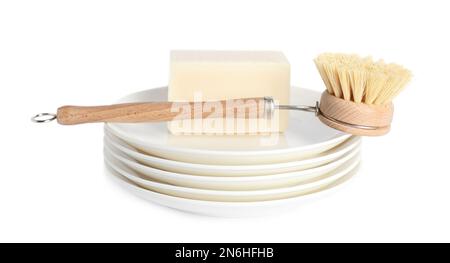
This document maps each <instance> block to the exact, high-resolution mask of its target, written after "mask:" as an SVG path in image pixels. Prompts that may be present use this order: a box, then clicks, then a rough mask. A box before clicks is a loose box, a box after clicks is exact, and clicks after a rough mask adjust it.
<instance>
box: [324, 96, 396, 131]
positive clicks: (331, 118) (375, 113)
mask: <svg viewBox="0 0 450 263" xmlns="http://www.w3.org/2000/svg"><path fill="white" fill-rule="evenodd" d="M393 113H394V106H393V104H392V103H388V104H383V105H370V104H364V103H356V102H353V101H348V100H344V99H341V98H337V97H335V96H333V95H331V94H329V93H328V92H327V91H324V92H323V93H322V97H321V98H320V113H319V115H318V117H319V119H320V120H321V121H322V122H323V123H325V124H326V125H328V126H330V127H332V128H335V129H337V130H340V131H343V132H346V133H350V134H354V135H365V136H378V135H383V134H386V133H387V132H389V130H390V128H391V122H392V117H393Z"/></svg>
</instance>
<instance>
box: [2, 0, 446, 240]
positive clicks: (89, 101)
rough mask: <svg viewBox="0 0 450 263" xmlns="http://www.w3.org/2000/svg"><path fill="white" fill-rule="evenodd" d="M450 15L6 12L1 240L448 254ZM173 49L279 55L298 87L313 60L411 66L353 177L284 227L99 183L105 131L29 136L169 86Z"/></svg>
mask: <svg viewBox="0 0 450 263" xmlns="http://www.w3.org/2000/svg"><path fill="white" fill-rule="evenodd" d="M449 8H450V7H449V6H448V1H431V0H428V1H411V0H409V1H391V0H388V1H381V0H378V1H319V0H315V1H309V2H308V3H306V1H305V2H302V1H281V0H277V1H263V0H258V1H242V0H239V1H232V0H227V1H221V2H219V1H211V0H209V1H196V0H189V1H168V0H165V1H1V2H0V98H1V104H0V107H1V115H2V116H1V117H0V122H1V124H0V125H1V133H0V134H1V137H0V140H1V148H0V155H1V158H0V162H1V166H0V169H1V170H0V241H152V242H163V241H183V242H187V241H193V242H195V241H204V242H208V241H242V242H257V241H273V242H277V241H321V242H322V241H450V226H449V224H450V208H449V207H450V172H449V164H450V161H449V149H450V148H449V147H450V143H449V135H450V133H449V132H450V131H449V128H448V127H449V126H448V121H449V115H450V111H449V108H448V107H449V105H448V101H449V97H450V91H449V90H450V87H449V80H448V74H449V66H448V63H449V61H450V56H449V47H450V40H449V25H450V16H449V14H448V13H449V10H450V9H449ZM171 49H265V50H281V51H283V52H284V53H285V54H286V56H287V57H288V59H289V60H290V62H291V67H292V84H294V85H298V86H302V87H307V88H313V89H316V90H318V91H321V90H323V88H324V87H323V84H322V81H321V79H320V77H319V75H318V74H317V72H316V69H315V66H314V64H313V62H312V59H313V58H314V57H315V56H316V55H317V54H319V53H321V52H324V51H343V52H355V53H360V54H362V55H369V54H370V55H373V56H374V57H375V58H384V59H385V60H386V61H389V62H398V63H401V64H403V65H405V66H406V67H408V68H410V69H411V70H412V71H413V73H414V79H413V81H412V83H411V85H410V86H408V88H407V89H406V90H405V91H404V92H403V93H402V94H401V95H400V96H399V97H398V99H396V101H395V104H396V112H395V120H394V126H393V130H392V132H391V133H390V134H389V135H387V136H384V137H380V138H365V139H364V145H363V151H364V154H363V166H362V168H361V170H360V171H359V173H358V175H357V176H356V177H355V178H353V179H352V180H351V181H350V182H348V184H347V185H346V186H345V187H344V188H342V189H343V190H341V191H338V192H336V193H335V194H333V195H332V196H329V197H327V198H324V199H321V200H319V201H317V202H314V203H312V204H309V205H305V206H300V207H298V208H297V209H295V210H294V211H291V212H289V213H286V214H281V215H274V216H270V217H262V218H251V219H220V218H208V217H202V216H194V215H189V214H184V213H181V212H176V211H173V210H170V209H166V208H162V207H159V206H156V205H153V204H151V203H147V202H145V201H142V200H140V199H138V198H137V197H134V196H132V195H130V194H129V193H128V192H124V191H123V190H122V189H121V188H119V187H117V186H116V185H115V184H114V182H112V181H111V180H110V179H108V178H107V177H106V176H105V174H104V168H103V155H102V137H103V135H102V133H103V128H102V125H101V124H94V125H81V126H72V127H64V126H58V125H57V124H56V123H51V124H48V125H37V124H34V123H31V122H30V121H29V118H30V116H31V115H33V114H35V113H37V112H41V111H54V110H55V109H56V108H57V107H58V106H60V105H61V104H81V105H93V104H104V103H111V102H114V101H115V100H116V99H117V98H120V97H122V96H123V95H125V94H128V93H131V92H135V91H139V90H143V89H148V88H152V87H159V86H163V85H165V84H167V81H168V62H169V51H170V50H171Z"/></svg>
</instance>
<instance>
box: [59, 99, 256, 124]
mask: <svg viewBox="0 0 450 263" xmlns="http://www.w3.org/2000/svg"><path fill="white" fill-rule="evenodd" d="M219 107H221V111H218V108H219ZM202 109H203V110H202ZM230 112H232V114H234V115H235V116H238V117H241V115H239V114H237V113H242V112H244V113H245V115H244V116H242V117H245V118H250V117H253V116H256V117H257V118H261V117H263V116H264V114H265V109H264V98H247V99H239V100H223V101H216V102H199V103H193V102H184V103H177V102H143V103H124V104H115V105H106V106H62V107H60V108H58V112H57V120H58V123H60V124H64V125H72V124H82V123H92V122H123V123H136V122H160V121H170V120H173V119H174V118H176V119H189V118H199V117H201V118H206V117H208V116H210V115H211V114H214V115H213V116H214V117H222V118H223V117H226V116H227V114H230ZM196 113H198V114H196ZM228 116H229V115H228Z"/></svg>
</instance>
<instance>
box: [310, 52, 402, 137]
mask: <svg viewBox="0 0 450 263" xmlns="http://www.w3.org/2000/svg"><path fill="white" fill-rule="evenodd" d="M314 62H315V63H316V66H317V69H318V71H319V73H320V76H321V77H322V79H323V81H324V83H325V86H326V88H327V90H326V92H324V93H323V95H322V98H321V102H320V111H321V113H322V114H319V118H320V120H321V121H322V122H324V123H325V124H327V125H329V126H331V127H333V128H336V129H338V130H341V131H344V132H348V133H351V134H355V135H383V134H386V133H387V132H388V131H389V129H390V124H391V121H392V114H393V110H394V107H393V105H392V99H393V98H394V97H395V96H396V95H397V94H398V93H400V91H401V90H402V89H403V88H404V87H405V86H406V84H407V83H408V82H409V80H410V79H411V72H410V71H409V70H407V69H405V68H403V67H402V66H400V65H397V64H386V63H384V61H382V60H380V61H376V62H374V61H373V60H372V59H371V58H370V57H366V58H362V57H359V56H357V55H348V54H335V53H325V54H321V55H319V56H318V57H317V58H316V59H315V60H314Z"/></svg>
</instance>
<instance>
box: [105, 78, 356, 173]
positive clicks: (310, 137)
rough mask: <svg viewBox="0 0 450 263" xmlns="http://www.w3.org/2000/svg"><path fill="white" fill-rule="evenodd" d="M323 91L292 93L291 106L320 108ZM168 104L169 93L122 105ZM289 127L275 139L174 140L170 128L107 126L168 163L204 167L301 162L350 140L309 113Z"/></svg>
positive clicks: (151, 93)
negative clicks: (300, 105) (317, 104)
mask: <svg viewBox="0 0 450 263" xmlns="http://www.w3.org/2000/svg"><path fill="white" fill-rule="evenodd" d="M319 97H320V93H319V92H317V91H312V90H307V89H300V88H295V87H294V88H292V90H291V104H293V105H294V104H303V105H315V102H316V101H317V100H319ZM142 101H167V88H166V87H163V88H156V89H150V90H146V91H142V92H138V93H134V94H131V95H128V96H126V97H125V98H123V99H121V100H120V101H119V102H142ZM289 116H290V117H289V127H288V129H287V130H286V131H285V132H284V133H282V134H278V133H277V134H271V135H239V136H238V135H229V136H226V135H224V136H219V135H209V136H208V135H172V134H170V133H169V132H168V130H167V124H166V123H133V124H126V123H107V124H105V127H106V129H108V130H109V131H111V132H112V133H113V134H114V135H116V136H118V137H120V138H121V139H123V140H125V141H126V142H127V143H129V144H130V145H132V146H134V147H135V148H137V149H140V150H141V151H144V152H147V153H149V154H151V155H155V156H159V157H163V158H166V159H171V160H177V161H183V162H190V163H204V164H230V165H232V164H267V163H279V162H288V161H293V160H300V159H302V158H307V157H310V156H313V155H316V154H318V153H321V152H324V151H326V150H329V149H331V148H333V147H334V146H336V145H338V144H339V143H341V142H343V141H344V140H346V139H348V138H349V137H350V135H348V134H345V133H342V132H340V131H337V130H334V129H332V128H330V127H328V126H326V125H324V124H322V123H321V122H320V121H319V120H318V119H317V117H316V116H315V115H314V114H312V113H308V112H299V111H291V112H290V113H289Z"/></svg>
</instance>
